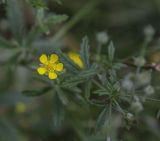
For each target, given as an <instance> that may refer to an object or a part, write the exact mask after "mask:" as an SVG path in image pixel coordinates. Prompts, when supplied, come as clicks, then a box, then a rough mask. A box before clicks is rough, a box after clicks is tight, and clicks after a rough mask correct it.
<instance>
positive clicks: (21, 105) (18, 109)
mask: <svg viewBox="0 0 160 141" xmlns="http://www.w3.org/2000/svg"><path fill="white" fill-rule="evenodd" d="M26 109H27V108H26V105H25V104H24V103H23V102H18V103H17V104H16V107H15V111H16V113H24V112H25V111H26Z"/></svg>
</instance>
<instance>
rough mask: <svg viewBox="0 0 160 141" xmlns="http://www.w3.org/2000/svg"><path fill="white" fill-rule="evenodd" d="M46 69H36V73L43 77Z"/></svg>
mask: <svg viewBox="0 0 160 141" xmlns="http://www.w3.org/2000/svg"><path fill="white" fill-rule="evenodd" d="M46 71H47V70H46V68H44V67H39V68H37V72H38V73H39V74H40V75H43V74H45V73H46Z"/></svg>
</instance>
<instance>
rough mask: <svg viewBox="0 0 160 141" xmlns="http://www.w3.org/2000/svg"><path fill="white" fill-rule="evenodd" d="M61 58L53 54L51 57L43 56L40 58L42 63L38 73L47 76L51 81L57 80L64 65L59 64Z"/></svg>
mask: <svg viewBox="0 0 160 141" xmlns="http://www.w3.org/2000/svg"><path fill="white" fill-rule="evenodd" d="M58 60H59V58H58V56H57V54H51V56H50V57H47V55H46V54H42V55H41V56H40V57H39V61H40V62H41V64H40V67H38V68H37V72H38V73H39V74H40V75H44V74H47V75H48V77H49V79H56V78H57V72H60V71H62V70H63V64H62V63H59V62H58Z"/></svg>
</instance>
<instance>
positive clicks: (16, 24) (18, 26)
mask: <svg viewBox="0 0 160 141" xmlns="http://www.w3.org/2000/svg"><path fill="white" fill-rule="evenodd" d="M7 17H8V20H9V23H10V28H11V31H12V34H13V35H14V37H15V39H16V40H17V41H18V42H19V43H22V40H23V37H24V33H25V32H24V29H25V22H24V18H23V17H24V16H23V13H22V11H21V9H20V5H19V3H18V1H17V0H7Z"/></svg>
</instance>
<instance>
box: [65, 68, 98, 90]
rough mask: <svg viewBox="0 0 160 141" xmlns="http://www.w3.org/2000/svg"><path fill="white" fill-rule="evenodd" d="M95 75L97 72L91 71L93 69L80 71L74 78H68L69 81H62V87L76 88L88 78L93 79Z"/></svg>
mask: <svg viewBox="0 0 160 141" xmlns="http://www.w3.org/2000/svg"><path fill="white" fill-rule="evenodd" d="M97 73H98V71H97V70H93V69H89V70H85V71H82V72H80V73H79V74H77V75H76V76H74V77H70V78H69V79H67V80H66V81H64V82H63V83H62V86H65V87H73V86H76V85H77V84H80V83H83V82H85V81H87V79H88V78H91V77H93V76H94V75H96V74H97Z"/></svg>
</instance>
